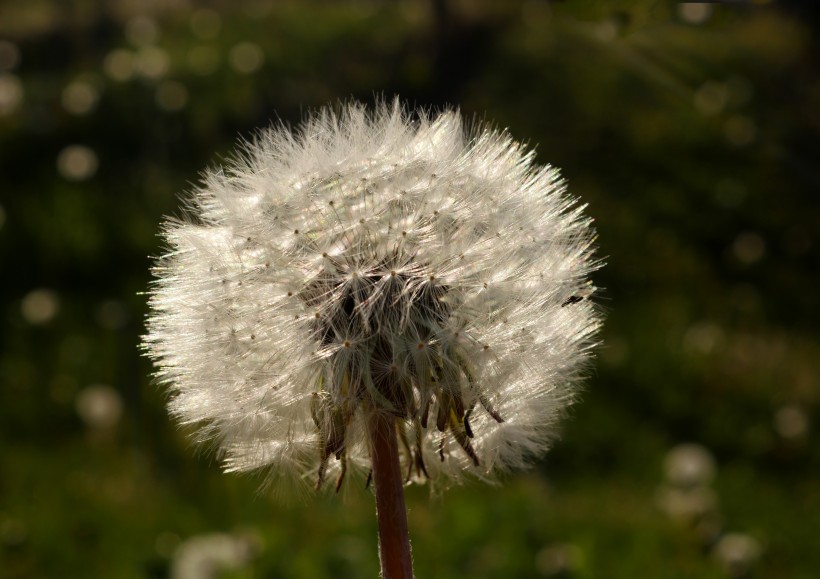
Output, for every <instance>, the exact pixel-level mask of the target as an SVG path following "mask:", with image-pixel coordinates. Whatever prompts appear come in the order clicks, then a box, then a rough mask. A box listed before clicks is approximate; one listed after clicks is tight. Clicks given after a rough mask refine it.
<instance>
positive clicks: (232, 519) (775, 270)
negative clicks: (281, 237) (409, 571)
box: [0, 0, 820, 579]
mask: <svg viewBox="0 0 820 579" xmlns="http://www.w3.org/2000/svg"><path fill="white" fill-rule="evenodd" d="M811 6H812V3H811V2H780V3H776V2H765V1H763V2H739V1H738V2H727V3H724V4H710V5H706V4H677V3H672V2H652V1H647V0H632V1H627V0H620V1H603V0H601V1H590V0H586V1H582V0H576V1H565V2H547V1H538V0H528V1H526V2H521V1H517V0H512V1H508V2H468V1H467V0H462V1H458V2H456V1H443V0H441V1H422V0H416V1H405V2H397V3H378V2H295V1H290V2H274V1H262V0H260V1H246V2H227V1H225V2H195V1H193V0H187V1H184V0H174V1H170V2H169V1H163V2H160V1H159V0H154V1H141V2H137V1H135V0H133V1H128V0H117V1H110V2H103V1H101V0H97V1H92V0H85V1H81V0H74V1H59V2H58V1H56V0H2V2H0V268H1V269H0V272H1V273H0V276H2V283H0V296H2V297H0V307H1V308H2V309H0V315H2V333H0V344H1V346H0V347H1V348H2V349H1V350H0V577H3V578H5V577H9V578H11V577H14V578H18V577H20V578H22V577H32V578H39V577H67V578H71V577H78V578H80V577H83V578H87V577H106V578H112V579H116V578H126V577H127V578H131V577H170V576H174V577H189V578H190V577H214V576H224V577H235V578H261V577H293V578H308V577H351V578H358V577H374V576H376V575H377V569H378V560H377V554H376V537H375V518H374V514H373V511H374V507H373V501H372V498H371V496H370V494H369V493H367V492H365V491H362V490H358V489H356V488H349V489H346V490H345V491H344V492H343V493H342V496H340V497H331V496H319V497H311V496H304V497H296V498H295V499H293V500H288V499H287V497H286V498H285V500H284V501H283V500H278V499H275V498H273V496H272V495H274V494H275V493H274V492H272V491H271V490H263V491H261V492H259V491H258V489H259V485H260V482H261V478H260V477H252V476H244V477H243V476H236V475H223V474H221V473H220V472H219V468H218V464H217V463H216V461H215V460H214V459H213V458H212V457H211V456H210V455H208V454H205V453H202V452H197V451H196V450H195V449H193V448H191V446H190V444H189V442H188V441H187V439H186V432H185V431H181V430H180V429H179V428H178V427H176V426H175V425H173V424H171V423H170V422H169V420H168V418H167V416H166V414H165V410H164V395H163V393H162V392H161V391H160V390H159V389H158V388H157V387H156V385H154V384H153V383H152V381H151V377H150V374H151V371H152V369H151V367H150V364H149V362H148V361H147V360H146V359H144V358H143V357H141V356H140V354H139V351H138V343H139V336H140V335H141V333H143V332H144V329H143V319H144V316H145V313H146V305H145V295H144V294H143V293H141V292H144V291H145V290H146V288H147V285H148V283H149V279H150V275H149V267H150V264H151V256H156V255H157V254H158V253H159V251H160V248H159V238H158V237H157V232H158V228H159V224H160V222H161V220H162V218H163V216H164V215H169V214H175V213H178V210H179V199H180V197H179V196H180V194H181V193H182V192H184V191H185V190H186V189H189V188H190V187H191V184H192V183H194V182H196V180H197V179H198V173H199V171H201V170H202V169H203V168H204V167H206V166H208V165H210V164H214V163H218V162H219V161H220V159H224V158H225V156H226V155H227V154H229V152H230V151H231V149H232V148H233V146H234V144H235V142H236V140H237V139H238V138H239V137H240V136H249V135H251V134H252V132H253V130H254V129H255V128H257V127H262V126H266V125H267V124H268V123H269V122H270V121H271V120H272V119H274V120H275V119H281V120H283V121H286V122H289V123H292V124H293V123H297V122H298V121H299V119H300V118H302V117H303V115H304V114H305V113H306V112H307V111H309V110H313V109H315V108H316V107H319V106H322V105H324V104H327V103H334V102H338V100H339V99H348V98H351V97H354V98H357V99H360V100H363V101H367V102H372V101H373V100H374V97H375V96H377V95H381V96H385V97H387V98H391V97H392V95H394V94H398V95H400V96H401V97H402V98H403V99H404V100H405V101H406V102H407V103H408V104H410V105H412V106H422V107H428V108H430V107H432V108H434V109H436V108H440V107H442V106H444V105H448V104H449V105H455V106H459V107H460V108H461V110H462V112H463V113H464V114H465V115H466V116H467V117H473V116H475V117H477V118H479V119H486V120H491V121H493V122H494V123H495V124H496V125H497V126H500V127H507V128H509V130H510V132H511V133H512V134H513V135H514V136H515V137H516V138H518V139H520V140H522V141H525V142H527V143H530V144H531V145H533V146H537V151H538V159H539V161H540V162H544V163H546V162H549V163H551V164H554V165H556V166H558V167H561V168H562V170H563V173H564V175H565V176H566V177H567V178H568V179H569V183H570V190H571V191H572V192H573V193H574V194H575V195H578V196H580V197H581V198H583V200H584V202H586V203H588V204H589V207H588V212H589V214H590V215H592V216H593V217H594V218H595V220H596V226H597V228H598V231H599V233H600V241H599V245H600V254H601V255H602V256H605V257H606V261H607V263H608V265H607V266H606V268H604V269H603V270H601V271H600V272H599V273H597V274H596V276H595V282H596V284H597V285H598V286H601V287H603V288H604V290H603V291H602V292H601V298H600V303H601V304H602V305H603V307H604V308H605V309H606V310H607V321H606V325H605V328H604V331H603V336H602V337H603V341H604V346H603V347H602V348H601V349H600V351H599V357H598V361H597V363H596V365H595V369H594V372H593V375H592V376H591V379H590V380H589V382H588V388H587V391H586V393H585V394H584V396H583V400H582V403H581V404H579V405H577V407H576V408H575V409H574V410H573V412H572V417H571V419H570V420H568V421H567V422H566V423H565V426H564V431H563V438H562V440H561V442H560V443H559V444H557V445H556V447H555V449H554V450H553V451H552V452H551V453H550V454H549V455H548V456H547V458H546V459H545V460H544V461H542V462H541V463H540V464H538V465H537V466H536V468H534V469H533V471H532V472H530V473H525V474H520V475H514V476H511V477H509V478H508V480H507V481H506V482H505V484H504V485H503V486H500V487H497V488H488V487H485V486H483V485H480V484H478V483H473V484H469V485H467V486H465V487H463V488H457V489H453V490H451V491H449V492H448V493H446V494H444V495H443V496H441V497H433V498H432V499H431V498H430V497H429V493H428V491H427V489H425V488H423V487H421V488H418V487H416V488H410V489H408V506H409V509H410V512H409V519H410V521H409V522H410V532H411V537H412V540H413V552H414V558H415V566H416V572H417V574H418V576H419V577H430V578H432V577H436V578H450V577H452V578H458V577H542V576H555V577H558V576H561V577H624V578H634V577H636V576H638V577H640V576H646V577H727V576H729V577H731V576H738V577H740V576H751V577H812V576H815V575H814V573H816V572H817V571H816V570H817V569H820V551H818V550H817V549H816V544H817V537H818V536H819V535H820V516H819V515H818V513H820V484H818V483H820V479H819V478H818V474H819V473H820V468H819V467H820V445H818V438H819V437H818V402H819V401H818V394H819V393H820V363H818V360H820V345H818V322H819V321H820V306H819V305H818V293H820V292H818V283H817V280H818V267H819V266H820V260H819V259H818V241H820V240H819V239H818V232H820V202H818V188H819V186H820V163H819V162H818V150H820V148H818V135H819V134H820V132H819V131H818V128H820V77H818V68H820V67H819V66H818V49H819V48H820V46H818V43H819V42H820V40H818V39H819V38H820V35H819V34H818V26H817V24H818V19H817V15H816V13H814V12H812V9H811ZM682 443H689V444H693V445H696V446H694V447H691V446H689V447H684V450H683V451H680V449H678V452H672V453H671V454H670V451H671V450H673V449H674V448H675V447H677V446H678V445H680V444H682ZM687 449H688V451H687ZM710 461H712V462H710ZM710 464H713V465H714V472H713V476H710V474H709V473H710ZM676 473H678V474H677V475H676ZM680 473H683V474H680ZM687 473H688V474H687ZM209 541H210V542H209ZM220 549H222V550H225V551H226V552H225V554H224V558H225V559H226V560H234V561H235V566H234V568H232V569H230V568H228V569H225V570H223V571H219V572H218V573H217V574H215V575H214V574H212V575H208V574H196V573H194V574H185V573H186V570H185V569H186V567H185V565H186V564H187V565H191V561H194V562H196V561H197V557H200V558H206V559H207V558H208V557H212V558H213V557H214V556H216V555H217V554H219V553H220V552H221V551H220ZM217 568H221V567H220V566H219V565H216V567H214V569H217ZM220 573H221V575H220Z"/></svg>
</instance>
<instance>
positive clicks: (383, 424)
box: [368, 412, 413, 579]
mask: <svg viewBox="0 0 820 579" xmlns="http://www.w3.org/2000/svg"><path fill="white" fill-rule="evenodd" d="M395 423H396V420H395V418H393V417H392V416H385V415H384V414H380V413H378V412H374V413H373V415H372V416H371V417H370V420H369V424H368V429H369V434H370V456H371V460H372V463H373V484H374V486H375V491H376V516H377V518H378V521H379V557H380V559H381V566H382V577H383V579H412V577H413V563H412V561H411V559H410V536H409V535H408V532H407V511H406V509H405V506H404V485H403V483H402V480H403V479H402V472H401V465H400V464H399V448H398V444H397V442H396V425H395Z"/></svg>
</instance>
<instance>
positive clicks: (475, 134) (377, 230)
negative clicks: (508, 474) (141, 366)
mask: <svg viewBox="0 0 820 579" xmlns="http://www.w3.org/2000/svg"><path fill="white" fill-rule="evenodd" d="M582 210H583V207H581V206H579V205H578V204H577V203H576V201H575V200H574V199H573V198H571V197H570V196H568V195H567V194H566V192H565V186H564V183H563V181H561V179H560V177H559V175H558V171H557V170H556V169H554V168H552V167H549V166H545V167H541V166H536V165H534V164H533V153H532V152H531V151H526V150H525V149H524V148H523V147H522V146H521V145H520V144H518V143H516V142H515V141H513V140H512V139H511V138H510V137H509V136H508V135H507V134H506V133H504V132H498V131H494V130H490V129H487V128H485V127H481V126H479V127H476V128H474V129H473V130H465V129H464V128H463V126H462V121H461V118H460V115H459V114H458V113H457V112H452V111H451V112H445V113H443V114H441V115H438V116H436V117H431V116H428V115H426V114H424V113H418V114H417V115H416V116H413V117H411V115H409V114H408V113H407V112H406V111H405V110H403V109H402V107H401V106H400V105H399V104H398V103H394V104H393V105H392V106H391V105H386V104H380V105H378V106H377V107H376V108H375V110H373V111H370V112H368V111H367V110H366V109H365V108H364V107H363V106H361V105H359V104H349V105H347V106H345V107H343V109H342V110H341V111H340V112H338V113H336V112H334V111H333V110H331V109H325V110H322V111H320V112H319V113H317V114H315V115H313V116H312V117H310V118H309V119H307V120H306V121H305V122H304V123H303V124H302V125H301V126H300V127H299V129H298V130H297V131H296V132H293V133H292V132H291V131H289V130H287V129H286V128H284V127H277V128H273V129H270V130H268V131H265V132H263V133H261V134H259V135H258V136H257V138H256V139H255V140H254V141H253V142H250V143H246V144H245V145H244V146H243V148H242V150H241V152H240V154H239V155H237V156H236V157H235V158H234V160H233V161H232V162H231V163H230V164H229V165H228V166H227V167H224V168H219V169H216V170H212V171H209V172H208V173H206V174H205V176H204V179H203V182H202V184H201V185H200V187H199V188H198V189H197V190H196V191H195V192H194V195H193V197H192V198H191V200H190V207H189V211H188V215H187V216H186V217H185V218H184V219H181V220H169V221H168V222H167V223H166V225H165V233H164V235H165V239H166V241H167V243H168V246H169V249H168V251H167V253H166V254H165V255H164V256H163V257H162V258H161V259H160V260H159V262H158V264H157V265H156V267H155V269H154V273H155V275H156V278H157V279H156V281H155V283H154V285H153V288H152V290H151V298H150V306H151V314H150V316H149V318H148V334H147V336H146V337H145V348H146V350H147V352H148V354H149V355H150V356H151V357H152V358H153V359H154V360H155V362H156V363H157V365H158V368H159V370H158V372H157V375H158V377H159V379H160V380H161V381H162V382H163V383H164V384H166V385H167V386H168V388H169V389H170V392H171V394H172V397H171V400H170V410H171V413H172V414H173V415H174V416H176V417H177V418H178V419H179V420H180V421H181V422H183V423H192V424H196V425H198V427H199V428H198V433H199V438H200V439H201V440H202V441H206V440H210V441H213V442H215V443H216V445H217V446H218V448H219V450H220V453H221V456H222V458H223V460H224V466H225V469H226V470H228V471H247V470H255V469H260V468H263V467H265V468H267V469H268V473H269V474H270V475H271V476H272V477H274V478H278V477H285V478H296V479H300V480H306V479H307V480H313V481H318V483H319V484H320V485H321V483H322V481H323V480H324V478H325V477H326V476H327V475H328V474H330V473H333V472H334V471H335V475H336V476H337V478H338V483H337V484H341V478H342V477H343V476H344V473H345V472H346V470H348V468H353V469H355V468H356V467H358V469H359V470H363V471H366V470H367V469H368V468H369V451H368V446H367V443H366V440H365V432H366V427H365V421H366V420H367V419H368V417H369V416H371V415H372V413H375V412H381V413H387V414H390V415H392V416H395V417H396V418H397V419H398V420H397V436H398V437H399V441H400V443H401V444H400V448H401V449H402V460H403V461H404V467H405V468H406V470H407V476H408V480H426V479H428V478H429V479H432V480H434V481H457V480H459V478H460V477H462V476H463V474H464V473H473V474H474V475H477V476H479V477H482V478H487V479H492V477H493V475H494V474H496V473H498V472H499V471H504V470H509V469H513V468H519V467H523V466H525V465H526V464H527V463H528V462H530V461H531V460H533V459H534V458H537V457H538V456H540V455H541V454H542V453H543V452H545V451H546V449H547V448H548V446H549V444H550V442H551V441H552V439H553V438H554V436H555V423H556V420H557V418H558V417H559V416H560V415H561V413H562V410H563V409H564V408H566V407H567V406H568V405H569V404H570V403H571V402H572V400H573V396H574V392H575V391H576V389H577V383H578V382H579V380H580V378H581V377H582V370H583V366H584V362H585V361H586V360H587V359H588V358H589V355H590V350H591V348H592V346H593V344H594V339H595V333H596V330H597V328H598V325H599V316H598V313H597V310H596V309H595V307H594V306H593V304H592V303H591V302H590V301H589V300H588V299H586V298H587V297H589V295H590V294H591V293H592V291H593V289H594V288H593V287H592V286H591V284H590V282H589V281H588V276H589V274H590V272H591V271H592V270H593V269H595V267H597V265H598V263H597V262H595V261H594V260H593V259H592V257H591V254H592V242H593V237H594V234H593V231H592V229H591V220H590V219H588V218H586V217H584V215H583V212H582Z"/></svg>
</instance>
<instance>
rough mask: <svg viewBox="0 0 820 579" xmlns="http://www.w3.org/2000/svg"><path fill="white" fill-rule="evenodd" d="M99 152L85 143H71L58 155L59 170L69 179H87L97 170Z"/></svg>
mask: <svg viewBox="0 0 820 579" xmlns="http://www.w3.org/2000/svg"><path fill="white" fill-rule="evenodd" d="M98 165H99V160H98V159H97V154H96V153H95V152H94V151H93V150H91V149H90V148H88V147H86V146H85V145H70V146H68V147H66V148H65V149H63V150H62V151H60V154H59V155H57V171H59V173H60V175H62V176H63V177H64V178H65V179H68V180H69V181H85V180H86V179H90V178H91V177H93V176H94V174H95V173H96V172H97V167H98Z"/></svg>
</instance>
